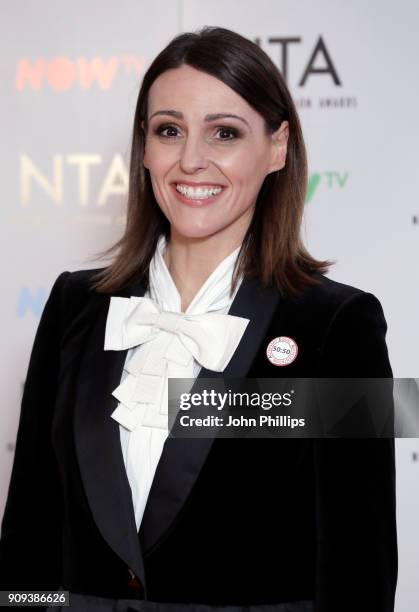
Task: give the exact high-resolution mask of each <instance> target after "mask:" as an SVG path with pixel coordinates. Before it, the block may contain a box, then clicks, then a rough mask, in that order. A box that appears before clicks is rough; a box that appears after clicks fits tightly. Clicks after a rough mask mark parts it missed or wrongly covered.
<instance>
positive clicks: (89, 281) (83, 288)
mask: <svg viewBox="0 0 419 612" xmlns="http://www.w3.org/2000/svg"><path fill="white" fill-rule="evenodd" d="M103 269H104V268H91V269H87V270H75V271H73V272H69V271H67V270H66V271H64V272H61V274H59V275H58V277H57V278H56V279H55V281H54V283H53V286H52V289H51V292H50V295H49V298H48V302H47V305H46V310H48V309H50V310H52V309H53V310H54V311H55V312H56V313H58V312H59V313H60V315H59V318H60V320H61V322H62V323H63V324H66V323H68V322H69V321H71V320H73V319H74V318H76V317H77V315H78V314H80V313H81V312H86V311H89V310H90V308H91V307H95V306H96V305H98V304H102V303H103V301H104V300H105V299H106V297H107V296H106V295H104V294H100V293H98V292H97V291H96V290H95V289H94V288H93V282H94V277H95V276H96V275H97V273H98V272H100V271H102V270H103Z"/></svg>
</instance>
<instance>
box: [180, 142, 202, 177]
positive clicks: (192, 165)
mask: <svg viewBox="0 0 419 612" xmlns="http://www.w3.org/2000/svg"><path fill="white" fill-rule="evenodd" d="M207 146H208V145H207V144H206V142H205V141H204V140H203V139H202V137H200V136H199V135H198V134H196V135H193V134H189V135H188V137H187V138H186V140H185V143H184V145H183V147H182V149H181V153H180V160H179V162H180V168H181V170H182V171H183V172H187V173H193V172H195V171H196V170H199V169H200V168H207V166H208V157H207V154H208V151H207Z"/></svg>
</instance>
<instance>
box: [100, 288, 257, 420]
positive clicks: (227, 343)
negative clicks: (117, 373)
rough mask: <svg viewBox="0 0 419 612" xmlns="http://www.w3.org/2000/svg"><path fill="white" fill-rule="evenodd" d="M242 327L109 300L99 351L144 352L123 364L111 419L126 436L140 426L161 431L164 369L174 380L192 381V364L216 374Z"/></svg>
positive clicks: (137, 300) (215, 316)
mask: <svg viewBox="0 0 419 612" xmlns="http://www.w3.org/2000/svg"><path fill="white" fill-rule="evenodd" d="M248 323H249V319H245V318H243V317H236V316H233V315H227V314H219V313H214V312H212V313H211V312H210V313H206V314H195V315H192V314H185V313H178V312H165V311H162V310H161V309H160V308H159V306H158V305H157V304H156V303H155V302H154V301H153V300H151V299H149V298H144V297H130V298H121V297H112V298H111V301H110V306H109V312H108V318H107V321H106V331H105V347H104V348H105V350H124V349H129V348H133V347H135V346H138V345H140V344H146V343H148V347H147V348H148V349H149V350H145V351H139V352H137V353H134V355H133V357H132V358H131V359H130V361H129V362H128V364H127V366H126V368H125V369H126V370H127V372H128V375H127V376H126V378H125V380H123V382H122V383H121V384H120V385H119V386H118V387H117V388H116V389H115V390H114V391H113V393H112V394H113V395H114V396H115V397H116V398H117V399H118V400H119V401H120V404H119V406H118V407H117V408H116V410H115V411H114V412H113V413H112V417H113V418H115V419H116V420H117V421H118V422H119V423H121V424H122V425H124V427H126V428H127V429H130V430H132V429H135V427H137V425H138V424H139V423H140V422H141V424H142V425H146V426H152V427H162V428H167V384H166V383H167V367H168V364H169V363H170V366H171V372H172V375H173V376H174V377H179V378H193V358H195V360H196V361H197V362H198V363H199V364H200V365H201V366H203V367H205V368H207V369H209V370H213V371H216V372H222V371H223V370H224V369H225V368H226V366H227V364H228V363H229V361H230V360H231V358H232V356H233V354H234V352H235V350H236V348H237V346H238V344H239V342H240V340H241V338H242V336H243V334H244V332H245V329H246V327H247V325H248ZM162 393H163V394H164V397H163V401H162Z"/></svg>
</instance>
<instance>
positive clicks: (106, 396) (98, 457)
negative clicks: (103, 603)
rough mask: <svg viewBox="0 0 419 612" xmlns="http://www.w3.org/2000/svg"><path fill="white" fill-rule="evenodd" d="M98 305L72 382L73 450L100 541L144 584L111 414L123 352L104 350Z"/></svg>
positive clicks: (104, 303)
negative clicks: (75, 390) (76, 373)
mask: <svg viewBox="0 0 419 612" xmlns="http://www.w3.org/2000/svg"><path fill="white" fill-rule="evenodd" d="M99 302H100V305H99V308H98V309H94V310H93V313H91V314H90V315H89V321H90V322H92V321H93V323H91V324H92V328H91V330H89V332H88V339H87V344H86V347H85V350H84V352H83V357H82V363H81V368H80V375H79V379H78V383H77V398H76V404H75V415H74V439H75V447H76V453H77V457H78V461H79V467H80V473H81V477H82V480H83V484H84V488H85V491H86V495H87V499H88V502H89V506H90V509H91V511H92V514H93V517H94V520H95V522H96V524H97V526H98V528H99V530H100V532H101V534H102V536H103V538H104V539H105V541H106V542H107V543H108V544H109V546H110V547H111V548H112V549H113V550H114V551H115V552H116V553H117V555H118V556H119V557H120V558H121V559H122V560H123V561H125V563H126V564H127V566H128V567H129V568H131V569H132V570H133V571H134V572H135V574H136V575H137V576H138V578H139V579H140V580H141V582H142V583H143V584H145V571H144V564H143V559H142V555H141V551H140V546H139V541H138V534H137V528H136V525H135V516H134V509H133V505H132V496H131V490H130V486H129V482H128V478H127V475H126V471H125V466H124V462H123V456H122V449H121V443H120V435H119V424H118V423H117V422H116V421H115V420H114V419H112V418H111V416H110V415H111V413H112V412H113V410H114V409H115V408H116V406H117V403H118V401H117V399H116V398H114V397H113V395H112V391H113V390H114V389H115V388H116V387H117V386H118V384H119V383H120V379H121V375H122V370H123V366H124V362H125V358H126V354H127V351H126V350H125V351H105V350H104V338H105V326H106V318H107V314H108V308H109V298H107V297H105V298H104V299H102V298H100V300H99Z"/></svg>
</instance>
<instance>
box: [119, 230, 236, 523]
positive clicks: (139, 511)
mask: <svg viewBox="0 0 419 612" xmlns="http://www.w3.org/2000/svg"><path fill="white" fill-rule="evenodd" d="M165 249H166V239H165V237H164V236H161V237H160V239H159V241H158V244H157V249H156V252H155V254H154V257H153V259H152V261H151V262H150V268H149V280H150V288H149V290H148V291H147V292H146V293H145V294H144V297H146V298H150V299H151V300H153V302H155V304H157V305H158V307H159V308H160V309H161V310H163V311H170V312H176V313H181V312H182V310H181V297H180V295H179V292H178V290H177V287H176V285H175V283H174V281H173V279H172V277H171V275H170V272H169V270H168V268H167V266H166V262H165V261H164V258H163V255H164V252H165ZM239 250H240V247H238V248H237V249H236V250H235V251H233V253H231V254H230V255H229V256H227V257H226V258H225V259H224V260H223V261H222V262H221V263H220V264H219V265H218V266H217V268H216V269H215V270H214V271H213V272H212V274H211V275H210V276H209V277H208V279H207V280H206V281H205V283H204V284H203V285H202V287H201V288H200V289H199V291H198V292H197V294H196V295H195V297H194V298H193V300H192V302H191V303H190V304H189V306H188V308H187V309H186V311H185V313H184V314H191V315H201V314H205V313H209V312H216V313H220V314H227V313H228V310H229V309H230V306H231V303H232V301H233V299H234V297H235V295H236V293H237V291H238V289H239V287H240V284H241V282H242V279H239V282H238V283H237V287H236V290H235V292H234V295H232V296H231V297H230V295H229V292H230V288H231V280H232V275H233V270H234V265H235V263H236V260H237V256H238V254H239ZM246 321H248V320H247V319H243V322H244V323H245V322H246ZM245 326H246V323H245V325H244V327H245ZM243 332H244V329H243ZM163 334H165V332H161V333H160V334H157V336H156V338H155V339H154V340H151V341H149V342H144V343H142V344H139V345H138V346H134V347H133V348H130V349H129V350H128V353H127V357H126V360H125V365H124V370H123V373H122V377H121V385H120V386H119V387H117V389H115V390H114V392H113V395H114V396H115V397H117V399H119V401H120V403H119V404H118V406H117V408H116V409H115V410H114V412H113V413H112V415H111V416H112V418H114V419H115V420H116V421H118V422H119V424H120V426H119V430H120V439H121V447H122V454H123V458H124V463H125V468H126V472H127V477H128V481H129V484H130V487H131V493H132V500H133V505H134V514H135V522H136V526H137V530H138V529H139V528H140V525H141V521H142V517H143V514H144V509H145V506H146V503H147V498H148V495H149V492H150V489H151V485H152V482H153V478H154V475H155V472H156V469H157V464H158V462H159V459H160V456H161V454H162V451H163V445H164V443H165V441H166V438H167V436H168V429H167V401H168V397H167V380H168V378H192V377H193V378H196V377H197V376H198V374H199V372H200V370H201V366H200V364H199V363H198V362H197V361H196V360H195V359H194V358H193V357H192V356H191V359H190V360H189V361H190V363H189V365H188V367H185V366H184V365H182V364H181V363H177V362H176V361H175V360H168V359H167V360H166V359H164V355H165V350H166V349H167V342H164V341H163V342H162V339H163V338H164V336H163ZM166 337H167V333H166ZM169 340H170V338H169ZM239 341H240V338H237V342H235V344H236V346H234V347H233V349H234V350H235V349H236V347H237V345H238V343H239ZM169 348H170V347H169ZM150 358H151V359H152V361H154V362H155V363H159V364H160V365H162V366H164V377H163V378H164V388H163V390H160V389H157V388H156V389H155V390H152V391H151V393H152V394H153V395H154V397H153V398H149V400H150V401H151V400H153V401H154V403H157V404H160V406H161V409H160V410H157V411H156V410H155V409H154V410H151V408H152V404H150V405H149V408H150V410H149V412H146V413H145V417H143V418H142V419H140V420H138V419H136V420H135V419H134V420H133V417H132V414H133V412H132V406H130V407H129V406H128V402H127V401H125V405H124V403H123V400H124V395H123V393H122V392H121V393H120V392H119V390H120V388H121V386H122V383H123V382H124V381H125V379H126V378H127V377H130V378H131V379H132V380H133V381H134V382H133V385H134V384H135V376H133V374H135V367H136V364H144V362H146V361H147V360H150ZM130 371H131V375H130ZM127 382H129V380H128V381H126V383H127ZM151 388H152V387H151ZM149 393H150V391H149ZM158 396H160V397H158ZM121 400H122V401H121ZM128 407H129V408H130V410H128Z"/></svg>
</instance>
